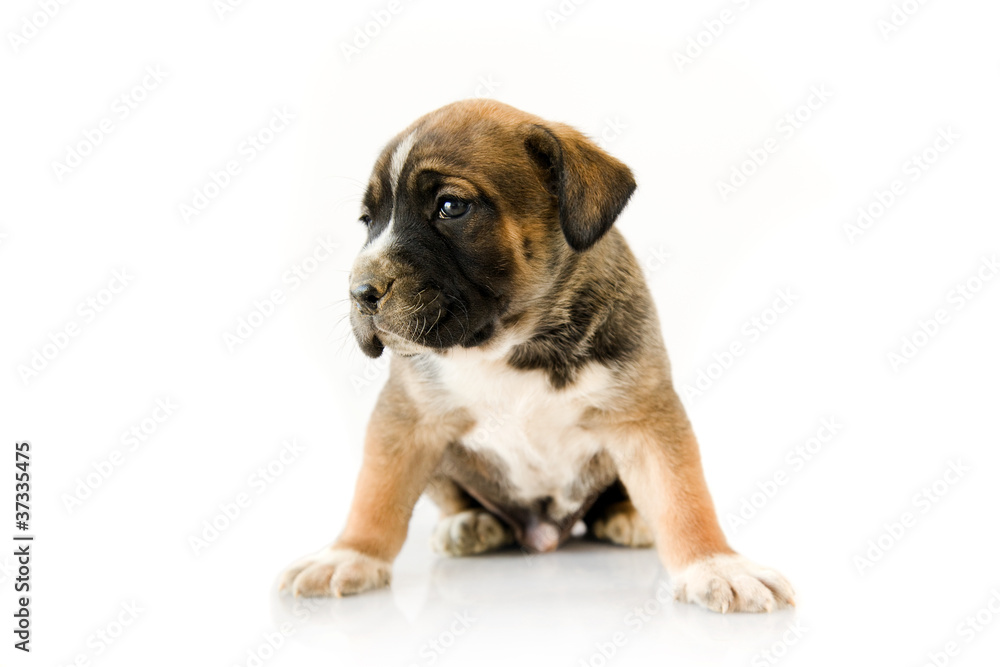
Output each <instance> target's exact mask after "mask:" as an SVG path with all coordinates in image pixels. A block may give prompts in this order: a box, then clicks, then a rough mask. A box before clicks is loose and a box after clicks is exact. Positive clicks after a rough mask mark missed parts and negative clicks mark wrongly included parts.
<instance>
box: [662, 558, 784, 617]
mask: <svg viewBox="0 0 1000 667" xmlns="http://www.w3.org/2000/svg"><path fill="white" fill-rule="evenodd" d="M673 584H674V598H675V599H677V600H680V601H681V602H694V603H696V604H700V605H701V606H703V607H705V608H707V609H710V610H711V611H717V612H721V613H723V614H725V613H726V612H729V611H747V612H763V611H773V610H774V609H780V608H781V607H784V606H787V605H793V606H794V604H795V600H794V597H795V591H794V590H793V589H792V585H791V584H789V583H788V580H787V579H785V578H784V577H783V576H781V575H780V574H778V573H777V572H775V571H774V570H772V569H770V568H767V567H762V566H760V565H757V564H756V563H754V562H752V561H750V560H747V559H746V558H744V557H743V556H740V555H739V554H718V555H715V556H710V557H708V558H705V559H703V560H700V561H697V562H695V563H693V564H691V565H689V566H688V567H686V568H685V569H684V570H681V572H680V573H678V574H677V575H676V576H675V577H673Z"/></svg>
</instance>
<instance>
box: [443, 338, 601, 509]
mask: <svg viewBox="0 0 1000 667" xmlns="http://www.w3.org/2000/svg"><path fill="white" fill-rule="evenodd" d="M437 367H438V371H439V373H440V379H441V380H442V382H443V384H444V386H445V389H446V391H447V392H448V396H447V401H448V402H449V404H450V405H452V406H454V405H456V404H458V405H461V406H462V407H465V408H466V409H467V410H468V411H469V412H470V413H471V414H472V415H473V417H474V418H475V419H476V426H475V427H474V428H473V429H472V430H471V431H470V432H469V433H468V434H466V436H465V437H464V438H463V440H462V444H463V445H464V446H465V447H468V448H469V449H471V450H473V451H481V452H490V453H492V454H493V455H495V456H497V457H498V458H499V459H500V460H501V461H503V463H504V464H505V465H506V466H507V468H508V470H509V475H510V479H509V482H510V483H511V484H512V486H513V487H514V488H515V489H516V493H517V495H519V496H520V498H521V499H523V500H525V501H530V500H535V499H538V498H544V497H547V496H548V497H551V498H552V503H551V505H550V507H549V511H550V512H552V513H553V514H556V515H557V514H561V513H569V512H571V511H573V510H575V509H576V505H577V504H578V503H574V502H571V501H569V500H568V499H567V498H566V492H567V491H568V490H569V489H570V488H571V487H572V486H573V484H574V482H575V481H576V480H577V479H578V477H579V473H580V471H581V469H582V468H583V467H584V466H585V465H586V464H587V462H588V461H590V459H591V458H592V457H593V456H594V455H595V454H597V453H598V452H599V451H601V449H602V448H603V443H602V442H601V441H600V440H599V439H598V437H597V436H596V435H595V434H594V433H592V432H590V431H587V430H585V429H582V428H580V426H579V424H580V418H581V416H582V415H583V412H584V411H585V410H586V409H587V408H588V407H591V406H594V405H601V404H602V403H603V400H602V399H603V398H604V397H605V395H606V393H607V392H608V391H609V388H610V387H611V386H612V383H611V373H610V371H608V369H607V368H605V367H603V366H600V365H597V364H594V365H591V366H589V367H587V368H585V369H584V370H583V371H581V372H580V374H579V376H578V378H577V381H576V382H575V383H573V384H572V385H570V386H568V387H566V388H564V389H560V390H557V389H554V388H553V387H552V385H551V384H550V383H549V379H548V375H547V374H546V373H543V372H539V371H519V370H515V369H513V368H511V367H510V366H508V365H507V363H506V362H505V361H503V360H498V359H491V358H489V357H488V356H487V355H485V354H483V353H482V352H479V351H476V350H457V349H456V350H451V351H449V353H448V356H447V357H444V358H442V359H440V360H439V362H438V364H437Z"/></svg>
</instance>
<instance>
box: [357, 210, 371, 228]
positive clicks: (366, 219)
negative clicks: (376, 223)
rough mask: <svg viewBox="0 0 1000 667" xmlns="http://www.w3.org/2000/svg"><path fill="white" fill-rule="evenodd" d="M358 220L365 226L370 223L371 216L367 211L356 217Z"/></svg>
mask: <svg viewBox="0 0 1000 667" xmlns="http://www.w3.org/2000/svg"><path fill="white" fill-rule="evenodd" d="M358 221H359V222H361V223H363V224H364V225H365V226H366V227H367V226H369V225H371V224H372V217H371V216H370V215H368V214H367V213H365V214H364V215H362V216H361V217H360V218H358Z"/></svg>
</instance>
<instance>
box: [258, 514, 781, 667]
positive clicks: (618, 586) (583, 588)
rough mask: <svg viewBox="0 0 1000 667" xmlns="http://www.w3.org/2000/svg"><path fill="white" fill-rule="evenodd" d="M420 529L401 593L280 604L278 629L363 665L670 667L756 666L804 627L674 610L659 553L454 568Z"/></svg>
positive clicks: (583, 552) (587, 548)
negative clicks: (767, 650)
mask: <svg viewBox="0 0 1000 667" xmlns="http://www.w3.org/2000/svg"><path fill="white" fill-rule="evenodd" d="M419 523H420V524H424V525H418V526H415V527H414V529H413V531H412V532H411V535H413V536H414V537H413V538H412V539H411V540H410V542H409V543H408V544H407V548H406V549H405V550H404V553H403V554H402V555H401V557H400V560H399V562H398V563H397V567H396V569H395V575H394V581H393V585H392V589H391V590H385V591H379V592H376V593H369V594H365V595H361V596H358V597H355V598H345V599H336V600H311V599H301V598H299V599H296V598H292V597H291V596H288V595H278V594H276V593H275V594H274V595H273V597H272V605H273V606H272V613H273V623H274V626H275V627H277V628H281V627H282V626H283V624H287V625H284V627H285V628H286V629H287V628H291V629H293V633H290V636H291V641H292V642H294V643H298V644H300V645H301V646H300V648H301V649H303V650H308V652H315V653H317V654H323V655H327V656H330V655H340V656H343V657H345V658H346V657H349V658H350V659H351V660H355V661H357V664H371V665H430V664H446V665H470V664H498V665H500V664H506V665H518V664H566V665H580V664H584V665H593V666H594V667H599V666H600V665H605V664H612V663H614V664H646V661H647V660H650V659H652V660H654V661H655V662H656V663H657V664H663V660H665V659H666V656H667V655H668V654H669V656H670V662H674V661H675V660H677V659H683V658H686V657H691V659H692V660H693V659H694V658H695V656H697V658H698V659H699V660H700V661H704V662H705V664H746V663H748V662H749V661H750V660H751V658H752V656H753V655H754V654H755V652H757V651H758V650H759V649H761V648H762V647H763V646H765V645H768V644H770V643H771V642H773V641H779V642H780V641H781V639H782V636H783V635H785V634H788V633H787V631H788V626H789V625H790V624H791V625H793V626H794V625H795V624H796V623H798V622H799V621H798V617H797V611H796V610H787V611H783V612H780V613H774V614H767V615H727V616H720V615H716V614H711V613H708V612H705V611H703V610H701V609H698V608H695V607H693V606H689V605H682V604H678V603H675V602H673V601H672V599H671V597H670V595H669V581H668V579H667V578H666V574H665V572H664V571H663V569H662V568H661V566H660V564H659V562H658V560H657V558H656V554H655V552H654V551H653V550H651V549H642V550H632V549H622V548H616V547H611V546H605V545H603V544H598V543H594V542H590V541H586V540H573V541H571V542H570V543H568V544H567V545H566V546H564V547H563V548H561V549H560V550H559V551H557V552H555V553H551V554H544V555H527V554H524V553H522V552H521V551H519V550H516V549H512V550H509V551H505V552H502V553H497V554H489V555H482V556H477V557H472V558H460V559H453V558H444V557H438V556H436V555H434V554H433V553H432V552H431V550H430V548H429V547H428V546H427V545H426V540H424V539H420V536H421V534H422V533H424V534H426V533H428V532H429V526H428V525H426V524H427V522H426V521H420V522H419ZM790 636H792V637H794V633H793V634H792V635H790ZM792 649H793V647H792V646H791V645H789V647H788V651H789V652H790V651H791V650H792ZM779 651H780V649H779ZM657 658H659V660H658V661H657V660H656V659H657ZM338 664H340V663H339V661H338ZM351 664H353V663H351ZM649 664H653V662H650V663H649ZM675 664H676V663H675ZM681 664H683V663H681Z"/></svg>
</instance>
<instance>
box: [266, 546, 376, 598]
mask: <svg viewBox="0 0 1000 667" xmlns="http://www.w3.org/2000/svg"><path fill="white" fill-rule="evenodd" d="M391 574H392V564H391V563H387V562H386V561H384V560H381V559H379V558H375V557H373V556H367V555H365V554H363V553H360V552H358V551H355V550H354V549H345V548H342V547H336V546H333V547H328V548H326V549H323V550H321V551H319V552H317V553H315V554H313V555H311V556H306V557H305V558H303V559H301V560H299V561H298V562H296V563H295V564H294V565H292V566H291V567H289V568H288V569H287V570H285V572H284V574H282V575H281V583H280V584H279V585H278V590H285V589H286V588H287V589H290V590H291V592H292V594H293V595H295V597H299V596H304V597H327V596H330V595H333V596H336V597H338V598H339V597H343V596H344V595H353V594H355V593H361V592H363V591H367V590H371V589H373V588H381V587H383V586H388V585H389V579H390V578H391Z"/></svg>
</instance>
